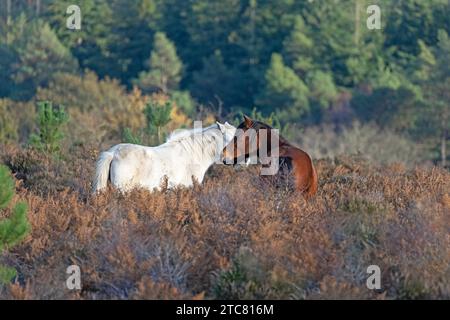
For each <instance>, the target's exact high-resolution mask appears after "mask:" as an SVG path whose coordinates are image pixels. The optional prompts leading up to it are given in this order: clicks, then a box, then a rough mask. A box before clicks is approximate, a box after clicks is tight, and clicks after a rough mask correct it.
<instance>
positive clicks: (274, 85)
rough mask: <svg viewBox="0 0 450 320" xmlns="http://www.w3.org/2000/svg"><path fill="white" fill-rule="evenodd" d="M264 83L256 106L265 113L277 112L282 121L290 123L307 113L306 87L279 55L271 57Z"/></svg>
mask: <svg viewBox="0 0 450 320" xmlns="http://www.w3.org/2000/svg"><path fill="white" fill-rule="evenodd" d="M265 81H266V84H265V87H264V89H263V92H262V93H261V94H260V97H259V99H258V105H260V106H261V107H262V108H263V110H264V111H265V112H266V113H270V112H271V111H273V110H277V112H278V113H279V115H280V119H281V120H282V121H292V120H298V119H299V117H300V116H302V115H303V114H305V113H306V112H308V111H309V104H308V93H309V92H308V87H307V86H306V85H305V83H304V82H303V81H302V80H301V79H300V78H299V77H298V76H297V75H296V74H295V72H294V71H293V70H292V69H291V68H289V67H287V66H286V65H285V64H284V62H283V58H282V57H281V55H279V54H276V53H274V54H273V55H272V59H271V62H270V66H269V68H268V69H267V71H266V74H265Z"/></svg>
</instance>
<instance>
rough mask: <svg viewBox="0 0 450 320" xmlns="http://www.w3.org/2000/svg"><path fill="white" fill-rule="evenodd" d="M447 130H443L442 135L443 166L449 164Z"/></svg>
mask: <svg viewBox="0 0 450 320" xmlns="http://www.w3.org/2000/svg"><path fill="white" fill-rule="evenodd" d="M446 162H447V130H443V132H442V137H441V163H442V167H443V168H445V166H446V165H447V163H446Z"/></svg>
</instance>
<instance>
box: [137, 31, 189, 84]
mask: <svg viewBox="0 0 450 320" xmlns="http://www.w3.org/2000/svg"><path fill="white" fill-rule="evenodd" d="M147 64H148V67H149V70H148V71H143V72H141V73H140V74H139V79H137V81H136V82H135V83H136V84H137V85H138V87H139V88H141V89H142V90H143V91H144V92H152V91H155V90H161V91H162V92H164V93H167V92H169V91H171V90H175V89H177V87H178V84H179V82H180V80H181V71H182V68H183V65H182V63H181V61H180V59H179V58H178V56H177V53H176V49H175V46H174V44H173V43H172V42H171V41H170V40H169V39H167V37H166V35H165V34H164V33H162V32H157V33H156V34H155V37H154V40H153V50H152V52H151V54H150V59H149V60H148V62H147Z"/></svg>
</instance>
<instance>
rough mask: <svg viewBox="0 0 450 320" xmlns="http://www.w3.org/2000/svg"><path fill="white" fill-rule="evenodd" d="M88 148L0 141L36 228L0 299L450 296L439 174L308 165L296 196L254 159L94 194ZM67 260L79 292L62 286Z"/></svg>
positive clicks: (446, 176)
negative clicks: (310, 192) (46, 152)
mask: <svg viewBox="0 0 450 320" xmlns="http://www.w3.org/2000/svg"><path fill="white" fill-rule="evenodd" d="M96 156H97V151H95V150H93V149H88V148H83V147H79V148H78V149H74V150H72V156H71V157H70V158H65V159H64V158H63V159H60V160H55V159H53V158H48V157H45V156H43V155H41V154H38V153H36V152H34V151H29V150H28V151H27V150H24V149H19V148H17V147H1V149H0V157H1V159H0V162H3V163H5V164H7V165H8V166H9V167H10V168H11V169H12V170H13V172H14V174H15V176H16V178H17V190H18V195H17V198H20V199H23V200H26V201H27V202H28V204H29V208H30V209H29V220H30V223H31V225H32V232H31V234H30V235H29V236H28V237H27V238H26V240H25V241H24V242H23V243H22V244H21V245H19V246H17V247H15V248H14V249H13V250H10V251H9V252H8V253H7V254H5V255H4V256H3V257H2V261H3V263H5V264H7V265H10V266H14V267H15V268H16V269H17V271H18V277H17V279H16V280H15V282H14V283H13V284H11V285H9V286H4V287H3V288H0V298H1V299H5V298H6V299H15V298H25V299H55V298H63V299H159V298H167V299H178V298H205V299H209V298H225V299H228V298H239V299H240V298H249V299H261V298H262V299H266V298H274V299H333V298H361V299H420V298H441V299H442V298H444V299H448V298H450V283H449V279H450V270H449V265H450V264H449V262H450V252H449V248H450V238H449V232H448V231H449V226H450V224H449V222H450V221H449V219H450V214H449V213H450V193H449V192H450V173H449V172H448V171H445V170H442V169H438V168H436V167H433V168H414V169H408V168H405V167H404V166H402V165H386V166H382V167H378V166H376V165H373V164H370V165H369V164H368V162H366V161H364V160H361V159H355V158H338V159H336V160H335V161H334V162H333V163H331V162H329V161H317V167H318V172H319V175H320V191H319V193H318V195H317V196H316V197H315V198H314V199H313V200H311V201H309V202H306V201H304V200H303V198H302V197H301V196H299V195H298V194H296V193H293V192H291V191H290V189H289V187H287V186H286V185H284V184H283V183H280V181H274V180H273V179H264V178H261V177H260V176H258V168H255V167H253V168H245V169H244V168H232V167H225V166H214V167H213V168H211V170H210V171H209V173H208V177H207V179H206V180H205V182H204V184H203V185H196V186H195V187H194V188H192V189H176V190H168V191H163V192H153V193H151V192H147V191H139V190H137V191H135V192H132V193H130V194H128V195H121V194H119V193H118V192H115V191H114V190H109V191H108V192H107V193H106V194H103V195H101V196H98V197H96V198H93V197H91V196H90V195H89V189H90V179H91V176H92V170H93V166H94V161H95V158H96ZM72 264H77V265H79V266H80V267H81V271H82V286H83V288H82V290H81V291H76V290H75V291H69V290H68V289H66V287H65V280H66V277H67V275H66V273H65V270H66V268H67V267H68V266H69V265H72ZM372 264H376V265H379V266H380V268H381V271H382V281H381V284H382V289H381V290H379V291H371V290H368V289H367V288H366V285H365V282H366V278H367V274H366V268H367V266H369V265H372Z"/></svg>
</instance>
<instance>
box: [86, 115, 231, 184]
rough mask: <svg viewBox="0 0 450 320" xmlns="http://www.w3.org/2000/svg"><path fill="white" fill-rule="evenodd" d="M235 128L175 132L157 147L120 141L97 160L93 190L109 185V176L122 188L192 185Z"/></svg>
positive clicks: (215, 158) (218, 125) (219, 126)
mask: <svg viewBox="0 0 450 320" xmlns="http://www.w3.org/2000/svg"><path fill="white" fill-rule="evenodd" d="M235 132H236V127H234V126H232V125H230V124H229V123H228V122H226V123H225V124H221V123H219V122H216V124H213V125H211V126H209V127H206V128H195V129H191V130H181V131H177V132H175V133H172V134H171V135H170V137H169V138H168V139H167V141H166V142H165V143H164V144H162V145H159V146H156V147H146V146H141V145H136V144H129V143H121V144H118V145H115V146H114V147H112V148H110V149H109V150H108V151H105V152H102V153H101V154H100V158H99V159H98V161H97V166H96V172H95V180H94V192H98V191H100V190H103V189H105V188H106V185H107V182H108V179H110V181H111V183H112V185H114V186H115V187H116V188H118V189H119V190H121V191H128V190H131V189H133V188H135V187H141V188H146V189H149V190H153V189H154V188H157V189H159V188H160V187H161V183H162V182H163V181H164V178H165V177H166V178H167V186H168V187H169V188H171V187H174V186H187V187H189V186H192V183H193V181H192V179H193V178H195V179H196V180H197V181H198V182H199V183H201V182H202V181H203V178H204V176H205V173H206V171H207V170H208V168H209V167H210V166H211V165H212V164H213V163H214V162H220V155H221V152H222V149H223V147H224V146H226V145H227V144H228V143H229V142H230V141H231V140H232V139H233V137H234V134H235Z"/></svg>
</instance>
